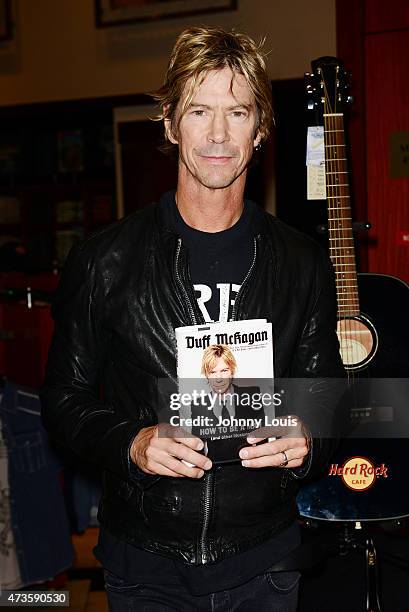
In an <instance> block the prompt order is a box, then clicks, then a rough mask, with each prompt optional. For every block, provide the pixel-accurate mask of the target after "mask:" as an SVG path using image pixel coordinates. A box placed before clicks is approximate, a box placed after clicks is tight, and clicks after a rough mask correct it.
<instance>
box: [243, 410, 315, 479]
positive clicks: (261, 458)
mask: <svg viewBox="0 0 409 612" xmlns="http://www.w3.org/2000/svg"><path fill="white" fill-rule="evenodd" d="M281 429H282V428H277V427H274V428H272V427H260V429H256V430H255V431H253V432H251V434H250V435H249V436H247V442H248V443H249V444H253V446H246V447H245V448H242V449H241V450H240V453H239V455H240V459H242V462H241V464H242V465H243V466H244V467H247V468H261V467H283V468H296V467H300V465H302V464H303V463H304V459H305V457H306V456H307V455H308V452H309V449H310V436H309V434H308V433H307V431H306V429H305V427H304V425H303V423H302V422H301V421H298V425H297V427H286V428H285V433H284V432H283V431H281ZM283 433H284V435H283ZM276 436H282V437H280V438H279V439H277V440H272V441H271V442H264V443H263V444H257V443H258V442H261V441H262V440H267V439H269V438H272V437H276ZM256 444H257V446H255V445H256Z"/></svg>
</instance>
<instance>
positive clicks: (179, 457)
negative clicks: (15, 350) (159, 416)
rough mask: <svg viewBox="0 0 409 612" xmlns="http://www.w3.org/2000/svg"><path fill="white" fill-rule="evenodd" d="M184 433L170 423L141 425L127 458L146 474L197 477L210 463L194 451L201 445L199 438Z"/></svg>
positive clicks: (208, 467)
mask: <svg viewBox="0 0 409 612" xmlns="http://www.w3.org/2000/svg"><path fill="white" fill-rule="evenodd" d="M186 436H187V433H186V432H183V430H182V429H181V428H180V427H173V426H172V425H167V424H160V425H153V426H152V427H144V428H143V429H141V431H140V432H139V433H138V434H137V435H136V437H135V439H134V441H133V442H132V446H131V450H130V455H131V459H132V461H133V462H134V463H135V464H136V465H137V466H138V467H139V469H141V470H142V471H143V472H146V473H147V474H159V475H160V476H172V477H174V478H180V477H182V476H185V477H188V478H201V477H202V476H203V474H204V470H210V468H211V467H212V462H211V461H210V459H208V458H207V457H206V456H205V455H202V454H201V453H200V452H197V451H200V450H202V448H203V442H202V441H201V440H200V438H197V437H195V436H193V437H190V438H188V437H186ZM185 462H186V463H185ZM187 464H192V467H189V465H187Z"/></svg>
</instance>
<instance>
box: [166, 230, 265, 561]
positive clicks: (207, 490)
mask: <svg viewBox="0 0 409 612" xmlns="http://www.w3.org/2000/svg"><path fill="white" fill-rule="evenodd" d="M257 238H258V236H257V237H256V238H254V252H253V261H252V262H251V266H250V268H249V270H248V272H247V274H246V276H245V278H244V281H243V282H242V284H241V287H240V289H239V292H238V294H237V296H236V299H235V301H234V306H233V309H232V316H231V320H232V321H235V320H236V304H237V301H238V298H239V297H240V296H241V293H242V291H243V287H244V286H245V285H246V284H247V282H248V280H249V278H250V276H251V274H252V272H253V269H254V266H255V265H256V259H257ZM181 248H182V239H181V238H178V244H177V248H176V257H175V276H176V280H177V283H178V285H179V287H180V288H181V290H182V295H183V296H184V298H185V300H186V305H187V307H188V310H189V314H190V318H191V320H192V322H193V325H197V319H196V315H195V313H194V310H193V306H192V304H191V302H190V299H189V295H188V293H187V291H186V288H185V286H184V284H183V282H182V279H181V278H180V274H179V257H180V251H181ZM203 478H204V494H203V498H204V500H203V522H202V531H201V534H200V560H201V562H202V564H205V563H206V562H207V560H208V558H207V555H206V535H207V530H208V528H209V522H210V507H211V501H212V495H211V493H212V487H213V481H214V472H210V473H209V472H206V474H205V475H204V477H203Z"/></svg>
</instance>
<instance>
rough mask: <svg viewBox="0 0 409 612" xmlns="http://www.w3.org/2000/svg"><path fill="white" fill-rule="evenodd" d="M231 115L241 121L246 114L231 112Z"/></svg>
mask: <svg viewBox="0 0 409 612" xmlns="http://www.w3.org/2000/svg"><path fill="white" fill-rule="evenodd" d="M232 115H233V117H236V118H237V119H242V118H244V117H245V116H246V113H245V112H244V111H233V113H232Z"/></svg>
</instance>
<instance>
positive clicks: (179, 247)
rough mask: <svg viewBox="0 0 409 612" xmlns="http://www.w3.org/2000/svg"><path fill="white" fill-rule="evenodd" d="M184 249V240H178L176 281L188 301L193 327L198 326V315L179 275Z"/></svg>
mask: <svg viewBox="0 0 409 612" xmlns="http://www.w3.org/2000/svg"><path fill="white" fill-rule="evenodd" d="M181 249H182V238H178V245H177V248H176V257H175V276H176V280H177V283H178V285H179V287H180V288H181V290H182V294H183V296H184V298H185V300H186V306H187V307H188V310H189V314H190V318H191V320H192V324H193V325H197V320H196V315H195V311H194V310H193V306H192V304H191V302H190V299H189V296H188V294H187V291H186V288H185V286H184V284H183V282H182V279H181V278H180V274H179V257H180V251H181Z"/></svg>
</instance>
